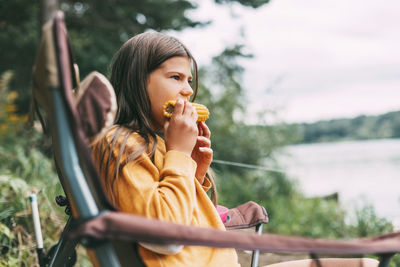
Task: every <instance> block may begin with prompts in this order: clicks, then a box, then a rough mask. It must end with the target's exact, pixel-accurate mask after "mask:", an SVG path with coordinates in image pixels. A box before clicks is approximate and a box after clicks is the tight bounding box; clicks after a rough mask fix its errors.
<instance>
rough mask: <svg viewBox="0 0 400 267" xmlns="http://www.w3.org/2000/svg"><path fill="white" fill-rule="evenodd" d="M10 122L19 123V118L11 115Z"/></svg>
mask: <svg viewBox="0 0 400 267" xmlns="http://www.w3.org/2000/svg"><path fill="white" fill-rule="evenodd" d="M9 121H10V122H18V121H19V116H18V115H14V114H11V115H10V117H9Z"/></svg>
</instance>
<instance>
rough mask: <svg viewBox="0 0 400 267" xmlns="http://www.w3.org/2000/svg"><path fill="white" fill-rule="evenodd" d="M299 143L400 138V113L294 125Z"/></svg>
mask: <svg viewBox="0 0 400 267" xmlns="http://www.w3.org/2000/svg"><path fill="white" fill-rule="evenodd" d="M291 126H292V127H295V128H297V133H298V138H297V140H296V142H297V143H313V142H327V141H338V140H364V139H378V138H398V137H400V111H394V112H389V113H385V114H382V115H378V116H365V115H363V116H358V117H356V118H353V119H336V120H329V121H319V122H315V123H302V124H293V125H291Z"/></svg>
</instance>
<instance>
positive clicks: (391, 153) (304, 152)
mask: <svg viewBox="0 0 400 267" xmlns="http://www.w3.org/2000/svg"><path fill="white" fill-rule="evenodd" d="M286 153H287V155H285V156H283V159H282V162H283V163H284V165H285V168H286V169H287V170H288V174H289V176H290V177H292V178H293V179H297V180H298V182H299V185H300V188H301V189H302V190H303V192H304V193H305V194H306V195H307V196H322V195H328V194H332V193H334V192H338V193H339V201H340V202H342V203H343V204H344V205H345V206H346V208H349V209H353V208H356V207H360V206H361V205H363V204H364V203H369V204H372V205H373V206H374V207H375V211H376V214H377V215H378V216H381V217H385V218H387V219H389V220H391V221H392V222H393V223H394V224H395V227H396V229H400V139H383V140H368V141H349V142H335V143H322V144H302V145H294V146H288V147H287V148H286Z"/></svg>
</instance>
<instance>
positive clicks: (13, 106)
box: [6, 104, 18, 113]
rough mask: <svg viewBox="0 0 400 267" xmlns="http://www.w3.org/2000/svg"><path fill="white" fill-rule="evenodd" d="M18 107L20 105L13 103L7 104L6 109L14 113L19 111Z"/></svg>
mask: <svg viewBox="0 0 400 267" xmlns="http://www.w3.org/2000/svg"><path fill="white" fill-rule="evenodd" d="M17 109H18V107H17V106H16V105H12V104H10V105H6V111H7V112H8V113H13V112H15V111H17Z"/></svg>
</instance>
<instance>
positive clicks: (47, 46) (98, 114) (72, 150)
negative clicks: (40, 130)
mask: <svg viewBox="0 0 400 267" xmlns="http://www.w3.org/2000/svg"><path fill="white" fill-rule="evenodd" d="M32 85H33V86H32V90H33V92H32V96H33V102H34V105H35V106H36V107H35V110H36V111H37V112H38V113H39V114H40V108H39V106H40V107H41V108H43V109H44V110H45V113H46V115H47V118H48V120H47V121H48V125H45V128H47V129H48V130H50V132H51V136H52V141H53V149H54V158H55V163H56V167H57V171H58V176H59V179H60V182H61V184H62V187H63V189H64V192H65V194H66V196H67V198H68V201H69V203H70V206H71V210H72V217H73V222H75V224H76V223H78V222H79V223H80V222H83V221H87V220H90V219H92V218H95V217H97V216H100V215H102V214H104V213H107V212H108V211H114V210H115V208H114V207H113V205H112V204H110V201H109V200H108V198H107V196H106V194H105V193H104V192H105V191H104V188H103V186H102V184H101V180H100V178H99V174H98V171H97V168H96V165H95V164H94V161H93V159H92V155H91V150H90V148H89V143H90V142H92V141H95V140H96V138H98V137H99V135H100V134H101V129H104V128H105V126H107V125H110V124H112V123H113V120H114V115H113V114H115V111H116V102H115V96H114V95H113V94H114V93H113V90H112V87H111V85H110V83H109V82H108V80H107V79H106V78H105V77H104V76H103V75H101V74H100V73H97V72H93V73H91V74H90V75H89V76H88V77H87V78H85V79H84V80H83V81H82V82H81V83H79V78H78V77H77V72H76V68H75V66H74V62H73V57H72V53H71V49H70V46H69V42H68V37H67V30H66V27H65V24H64V15H63V13H62V12H57V13H56V15H55V17H54V19H53V20H51V21H49V22H48V23H46V25H44V26H43V30H42V39H41V44H40V47H39V51H38V55H37V59H36V63H35V66H34V69H33V76H32ZM74 88H75V89H74ZM40 117H42V116H41V115H40ZM99 131H100V132H99ZM61 241H63V242H64V239H62V238H61V239H60V242H61ZM65 242H68V241H65ZM90 246H91V247H92V251H93V253H92V259H93V261H94V262H97V263H98V264H99V265H101V266H132V263H136V265H135V266H143V264H142V262H141V260H140V258H139V257H138V254H137V253H135V250H133V249H134V248H135V244H134V243H132V242H130V243H129V244H128V245H127V244H126V243H125V242H123V241H118V242H115V241H108V242H100V243H99V242H93V243H92V244H90ZM126 249H128V250H129V253H128V252H127V251H125V250H126ZM124 251H125V252H124ZM93 257H94V258H93Z"/></svg>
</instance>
